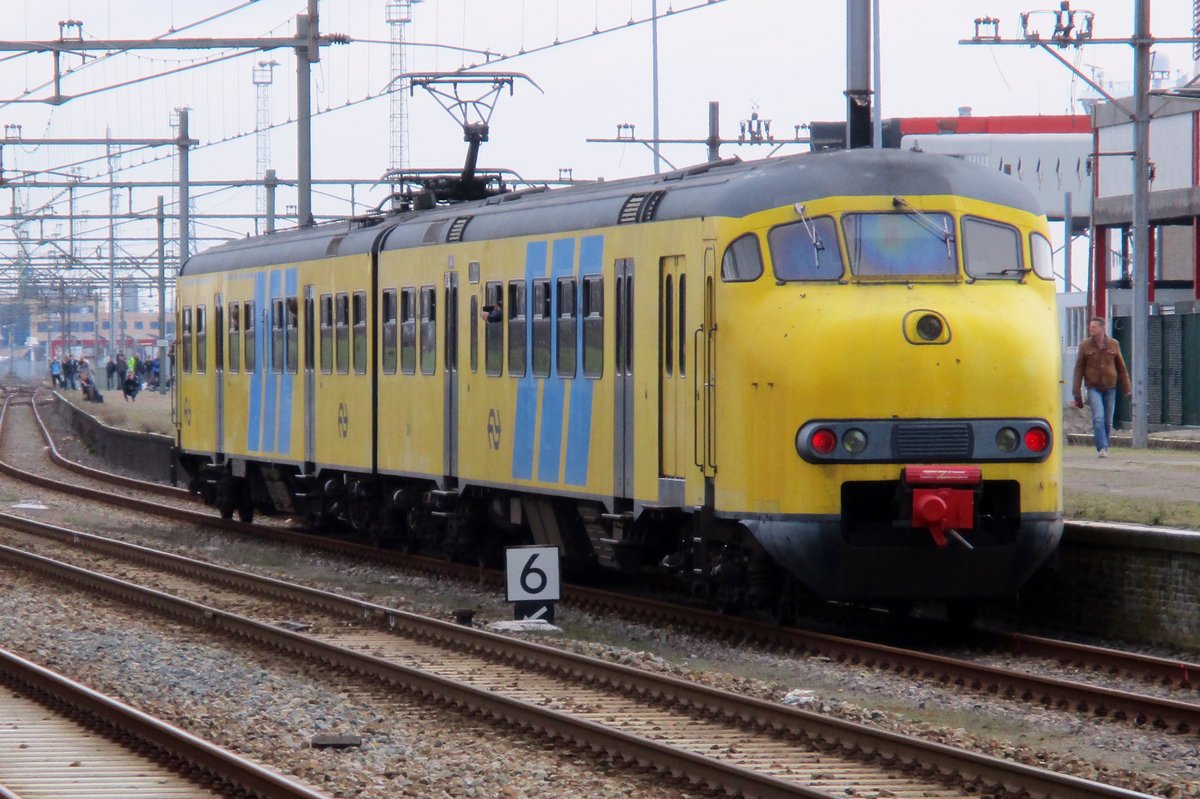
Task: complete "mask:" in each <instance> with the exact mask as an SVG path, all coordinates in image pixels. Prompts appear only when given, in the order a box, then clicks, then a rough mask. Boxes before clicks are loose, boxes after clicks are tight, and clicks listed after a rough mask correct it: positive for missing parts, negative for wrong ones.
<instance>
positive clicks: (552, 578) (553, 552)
mask: <svg viewBox="0 0 1200 799" xmlns="http://www.w3.org/2000/svg"><path fill="white" fill-rule="evenodd" d="M504 557H505V564H506V567H505V570H506V574H507V578H508V579H507V596H506V599H507V600H508V601H509V602H524V601H527V600H531V599H533V600H556V599H560V598H561V597H560V596H559V593H560V590H561V589H560V585H559V576H558V547H509V548H508V549H506V550H505V551H504Z"/></svg>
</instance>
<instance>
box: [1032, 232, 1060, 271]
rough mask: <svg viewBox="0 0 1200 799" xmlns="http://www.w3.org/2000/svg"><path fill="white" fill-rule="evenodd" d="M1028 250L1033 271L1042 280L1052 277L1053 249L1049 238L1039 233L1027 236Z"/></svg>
mask: <svg viewBox="0 0 1200 799" xmlns="http://www.w3.org/2000/svg"><path fill="white" fill-rule="evenodd" d="M1029 250H1030V255H1031V256H1032V260H1033V273H1034V274H1035V275H1037V276H1038V277H1040V278H1042V279H1043V280H1053V279H1054V249H1053V248H1052V247H1051V246H1050V240H1049V239H1047V238H1046V237H1045V236H1043V235H1042V234H1041V233H1032V234H1030V236H1029Z"/></svg>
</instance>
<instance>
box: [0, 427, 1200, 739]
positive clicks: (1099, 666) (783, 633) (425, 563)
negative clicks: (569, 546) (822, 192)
mask: <svg viewBox="0 0 1200 799" xmlns="http://www.w3.org/2000/svg"><path fill="white" fill-rule="evenodd" d="M31 407H32V408H33V410H34V413H35V416H34V418H35V420H36V422H37V425H38V428H39V430H40V434H41V435H42V437H43V440H45V441H46V443H47V445H48V447H50V448H51V450H50V451H51V452H53V451H54V450H53V443H52V439H51V437H50V434H49V431H48V430H47V429H46V427H45V425H44V424H43V422H42V420H41V418H40V416H39V415H37V414H36V405H31ZM6 415H7V411H6V409H5V410H3V411H0V429H2V426H3V423H4V420H5V418H6ZM60 461H61V464H60V465H62V466H63V467H64V468H71V469H72V470H74V469H76V468H78V469H86V467H82V466H79V465H78V464H73V462H71V461H68V460H66V459H63V458H61V456H59V457H58V460H56V463H59V462H60ZM0 471H3V472H4V473H6V474H8V475H9V476H12V477H17V478H18V479H23V480H27V481H30V482H34V483H35V484H38V485H42V486H43V487H47V488H52V489H54V490H59V491H68V492H71V493H74V494H75V495H77V496H84V497H88V498H91V499H96V500H99V501H104V502H116V503H119V504H120V505H121V506H122V507H126V508H134V509H136V510H139V511H144V512H148V513H153V514H156V515H162V516H167V517H168V518H172V519H176V520H179V521H185V522H189V523H193V524H201V525H208V526H215V527H217V528H219V529H223V530H229V531H233V532H237V533H242V534H250V535H255V536H258V537H263V538H267V539H269V540H275V541H280V542H283V543H290V544H293V545H300V546H305V547H310V548H316V549H321V550H326V551H330V552H334V553H338V554H342V555H346V556H349V557H352V558H362V559H367V560H371V561H376V562H385V563H388V564H391V565H396V566H401V567H403V568H406V569H415V570H417V571H420V572H424V573H428V574H432V575H437V576H450V577H454V578H457V579H461V580H464V581H468V582H485V583H486V584H488V585H491V586H495V587H500V586H502V585H503V574H502V573H501V572H498V571H493V570H481V569H479V568H477V567H471V566H465V565H462V564H453V563H447V562H445V561H440V560H436V559H431V558H420V557H414V556H410V555H404V554H401V553H396V552H388V551H383V550H379V549H377V548H374V547H369V546H363V545H359V544H355V543H352V542H345V541H337V540H333V539H328V538H322V537H319V536H311V535H307V534H304V533H298V532H295V531H291V530H286V529H282V528H279V527H264V526H262V525H246V524H243V523H241V522H236V521H232V520H225V519H221V518H220V517H219V516H218V515H216V514H214V513H211V512H205V511H199V510H197V509H195V508H194V507H190V508H189V507H185V506H181V505H177V504H175V503H172V504H170V505H166V504H163V503H161V502H157V501H147V500H141V499H137V498H135V497H121V498H119V499H117V498H114V497H113V496H112V495H111V494H109V493H107V492H105V491H103V490H98V489H88V488H87V487H84V486H79V485H74V484H69V483H64V482H62V481H54V480H50V479H49V478H45V477H43V476H41V475H37V474H34V473H31V472H29V471H28V470H26V469H18V468H16V467H14V466H12V465H11V464H8V463H6V462H3V461H0ZM87 472H88V476H89V477H91V478H93V479H97V480H104V479H106V473H104V472H98V471H96V470H91V469H87ZM120 484H122V485H127V486H130V487H136V486H138V485H140V484H141V481H128V479H127V478H121V482H120ZM147 485H153V486H155V487H156V488H164V487H163V486H159V485H157V484H147ZM171 490H172V491H176V489H171ZM563 601H564V602H567V603H570V604H572V605H574V606H576V607H579V608H581V609H586V610H589V611H592V612H596V613H602V614H616V615H620V616H622V617H624V618H628V619H633V620H638V621H643V622H649V623H655V624H672V625H686V626H687V627H690V628H692V629H695V630H698V631H703V632H704V633H705V634H708V635H712V636H716V637H719V638H721V639H723V640H727V641H730V642H732V643H735V644H738V645H755V646H761V647H764V648H769V649H784V650H789V651H794V652H797V653H800V654H806V655H810V656H820V657H828V658H831V659H833V660H836V661H838V662H844V663H847V664H850V665H854V666H865V667H867V668H875V669H879V670H883V671H891V672H896V673H902V674H907V675H909V676H912V677H914V678H920V679H927V680H933V681H936V682H939V683H942V684H945V685H953V686H956V687H958V688H960V689H965V690H972V691H977V692H981V693H985V694H988V695H993V696H1000V697H1005V698H1008V699H1013V700H1019V701H1025V702H1032V703H1036V704H1039V705H1041V706H1044V707H1054V708H1058V709H1061V710H1067V711H1073V712H1076V713H1080V714H1083V715H1087V716H1100V717H1109V718H1113V719H1115V720H1117V721H1127V722H1130V723H1133V724H1137V725H1151V726H1154V727H1157V728H1160V729H1166V730H1171V731H1174V732H1181V733H1187V732H1194V731H1200V706H1198V705H1196V704H1195V703H1193V702H1191V701H1183V700H1180V699H1177V698H1174V697H1168V696H1153V695H1148V694H1145V693H1141V692H1137V691H1132V690H1120V689H1114V688H1109V687H1104V686H1095V685H1090V684H1088V683H1086V682H1083V681H1082V679H1074V680H1072V679H1064V678H1061V677H1056V676H1052V675H1050V674H1046V673H1042V674H1038V673H1034V672H1030V671H1024V670H1021V669H1016V668H1004V667H999V666H989V665H985V664H980V663H977V662H975V661H973V660H965V659H962V658H955V657H948V656H943V655H937V654H931V653H929V652H923V651H918V650H914V649H909V648H903V647H896V646H889V645H886V644H880V643H875V642H871V641H866V640H860V639H853V638H847V637H844V636H837V635H830V634H826V633H821V632H817V631H812V630H805V629H798V628H791V627H782V626H779V625H776V624H771V623H763V622H756V621H753V620H748V619H744V618H738V617H731V616H727V615H723V614H718V613H713V612H710V611H705V610H702V609H697V608H692V607H687V606H683V605H678V604H675V603H669V602H660V601H655V600H650V599H645V598H641V597H631V596H629V595H627V594H622V593H615V592H612V591H603V590H597V589H593V588H589V587H582V586H564V589H563ZM972 635H973V638H972V640H973V642H974V643H975V645H976V646H984V647H986V648H987V649H989V650H991V651H995V652H1007V653H1010V654H1012V655H1020V656H1023V657H1030V656H1036V657H1039V658H1042V659H1044V660H1045V661H1047V663H1048V664H1050V665H1049V666H1048V668H1045V669H1043V671H1054V670H1056V669H1058V668H1060V667H1065V666H1068V665H1069V666H1071V667H1072V668H1074V670H1075V671H1076V672H1080V673H1083V674H1086V673H1089V672H1090V673H1092V674H1098V675H1124V676H1125V677H1126V678H1127V680H1128V682H1131V683H1142V684H1149V685H1164V686H1175V687H1176V689H1177V693H1181V694H1184V695H1186V696H1188V697H1189V698H1192V697H1193V695H1192V694H1190V693H1189V691H1190V689H1192V688H1193V687H1194V686H1196V685H1197V680H1196V678H1195V675H1197V674H1200V664H1197V663H1187V662H1179V661H1171V660H1166V659H1162V658H1155V657H1151V656H1148V655H1143V654H1138V653H1129V652H1124V651H1121V650H1116V649H1109V648H1103V647H1094V646H1086V645H1081V644H1076V643H1072V642H1067V641H1055V640H1049V639H1045V638H1038V637H1034V636H1024V635H1020V634H998V633H996V634H989V633H986V632H982V631H980V632H976V633H973V634H972Z"/></svg>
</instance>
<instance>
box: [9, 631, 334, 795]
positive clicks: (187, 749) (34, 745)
mask: <svg viewBox="0 0 1200 799" xmlns="http://www.w3.org/2000/svg"><path fill="white" fill-rule="evenodd" d="M0 686H2V688H3V690H0V797H4V798H5V799H12V798H13V797H15V798H16V799H51V798H53V799H75V798H76V797H78V799H96V797H102V796H119V797H122V798H123V799H142V798H143V797H144V798H145V799H165V798H168V797H169V798H170V799H220V798H221V797H228V798H229V799H235V798H236V797H247V796H254V797H260V798H261V799H328V796H327V794H323V793H319V792H317V791H315V790H312V789H311V788H308V787H306V786H303V785H301V784H299V783H297V782H295V781H293V780H290V779H287V778H286V777H283V776H281V775H279V774H276V773H274V772H272V771H269V770H267V769H264V768H263V767H261V766H259V765H257V764H255V763H253V762H251V761H249V760H246V759H245V758H242V757H239V756H237V755H235V754H233V753H232V752H228V751H226V750H224V749H221V748H219V747H216V746H213V745H212V744H209V743H207V742H205V741H202V740H200V739H198V738H196V737H195V736H192V735H189V734H188V733H187V732H184V731H183V730H180V729H178V728H177V727H174V726H172V725H170V724H167V723H165V722H163V721H160V720H158V719H155V718H152V717H150V716H148V715H146V714H145V713H141V712H139V711H137V710H135V709H134V708H132V707H129V706H128V705H125V704H122V703H121V702H118V701H116V700H114V699H111V698H109V697H106V696H103V695H101V694H98V693H96V692H95V691H92V690H90V689H89V688H86V687H84V686H82V685H80V684H78V683H75V682H73V681H71V680H69V679H67V678H66V677H63V676H62V675H59V674H56V673H54V672H52V671H50V670H49V669H46V668H43V667H41V666H38V665H36V664H34V663H32V662H30V661H28V660H25V659H24V658H21V657H18V656H17V655H15V654H13V653H11V652H8V651H5V650H3V649H0Z"/></svg>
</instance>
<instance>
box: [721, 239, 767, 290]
mask: <svg viewBox="0 0 1200 799" xmlns="http://www.w3.org/2000/svg"><path fill="white" fill-rule="evenodd" d="M762 273H763V262H762V252H761V250H759V247H758V236H755V235H754V234H753V233H747V234H746V235H744V236H742V237H740V238H737V239H734V241H733V243H732V244H730V245H729V246H728V247H727V248H726V249H725V256H724V257H723V258H722V259H721V279H722V280H724V281H726V282H729V283H735V282H745V281H750V280H758V278H759V277H761V276H762Z"/></svg>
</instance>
